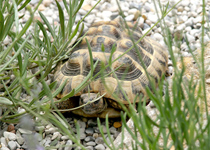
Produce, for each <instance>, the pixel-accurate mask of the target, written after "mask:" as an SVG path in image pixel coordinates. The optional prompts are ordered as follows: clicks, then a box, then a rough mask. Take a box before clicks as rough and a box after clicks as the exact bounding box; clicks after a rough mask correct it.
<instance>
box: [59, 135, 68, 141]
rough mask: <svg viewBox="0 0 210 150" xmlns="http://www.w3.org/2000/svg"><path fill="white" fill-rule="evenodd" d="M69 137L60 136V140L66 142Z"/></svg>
mask: <svg viewBox="0 0 210 150" xmlns="http://www.w3.org/2000/svg"><path fill="white" fill-rule="evenodd" d="M68 139H69V137H68V136H67V135H64V136H61V140H68Z"/></svg>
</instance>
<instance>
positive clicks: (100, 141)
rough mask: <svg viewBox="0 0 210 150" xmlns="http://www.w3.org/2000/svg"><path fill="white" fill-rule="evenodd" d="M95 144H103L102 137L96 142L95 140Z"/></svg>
mask: <svg viewBox="0 0 210 150" xmlns="http://www.w3.org/2000/svg"><path fill="white" fill-rule="evenodd" d="M95 142H96V144H104V139H103V138H102V137H98V138H97V139H96V140H95Z"/></svg>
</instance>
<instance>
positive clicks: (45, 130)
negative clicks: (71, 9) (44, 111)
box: [0, 0, 210, 150]
mask: <svg viewBox="0 0 210 150" xmlns="http://www.w3.org/2000/svg"><path fill="white" fill-rule="evenodd" d="M177 1H178V0H170V1H169V8H170V7H172V5H174V4H175V3H176V2H177ZM38 2H39V0H31V1H30V5H31V6H32V7H35V6H36V4H37V3H38ZM59 3H60V5H61V7H62V8H64V4H63V2H62V1H59ZM161 3H162V4H163V5H164V4H165V6H166V4H167V1H166V0H162V1H161ZM207 3H209V1H207ZM95 4H96V1H95V0H87V1H85V3H84V5H83V7H82V9H80V10H79V12H78V14H77V15H76V22H78V21H80V20H81V18H82V17H84V15H86V13H87V12H88V10H90V9H91V8H92V7H93V6H94V5H95ZM120 5H121V7H122V8H121V9H122V10H123V13H124V15H125V16H126V17H125V20H126V21H135V18H136V17H135V15H137V14H141V15H142V16H141V17H140V18H139V26H140V27H141V28H142V30H143V33H146V32H147V31H148V30H149V29H150V28H151V27H152V26H153V25H154V24H155V23H156V22H157V21H158V19H159V17H160V16H161V12H160V11H159V12H158V15H159V17H158V16H157V13H156V11H155V7H154V4H153V3H152V2H151V0H133V1H125V0H122V1H120ZM201 6H202V3H201V1H200V0H193V1H190V0H183V1H182V2H180V4H178V5H177V6H176V8H175V9H174V10H172V11H171V12H170V13H169V14H168V15H167V16H166V17H165V24H166V25H167V26H168V27H169V29H170V31H171V34H172V35H173V36H175V35H176V36H177V37H178V38H179V39H181V41H182V43H181V54H182V55H183V56H190V55H191V54H190V53H189V48H188V46H187V44H186V41H188V42H189V43H190V47H191V48H192V50H196V49H197V48H199V47H200V40H201V20H202V15H201V13H202V8H201ZM209 9H210V5H206V10H209ZM38 10H39V11H41V12H42V13H43V14H44V15H45V16H46V17H47V19H48V21H49V22H50V24H54V25H56V24H58V23H59V19H58V10H57V8H56V4H55V1H53V0H44V1H43V3H42V4H41V5H40V6H39V8H38ZM21 14H25V16H23V17H22V18H21V20H20V23H22V24H24V23H26V21H27V20H28V19H29V17H30V14H29V13H28V11H25V10H24V9H23V10H22V11H21V12H20V15H21ZM64 14H66V11H64ZM207 15H208V16H210V14H209V13H208V12H207ZM117 16H118V7H117V4H116V1H109V2H107V1H105V0H102V1H101V3H100V4H99V5H98V6H97V7H96V9H95V10H94V11H93V12H91V13H90V14H89V15H88V16H87V17H86V18H85V20H84V22H85V28H86V29H88V26H89V25H90V24H91V23H92V22H94V21H100V20H106V21H109V20H112V19H114V18H116V17H117ZM35 18H37V19H40V17H39V15H38V13H36V14H35ZM209 18H210V17H209ZM65 19H66V20H67V19H68V17H67V16H65ZM205 27H206V29H205V34H206V35H205V36H204V42H205V43H207V42H208V41H210V38H209V36H208V35H209V29H208V26H207V23H206V24H205ZM30 29H31V30H33V28H30ZM40 33H41V32H40ZM180 33H181V34H180ZM148 35H150V36H151V37H152V38H154V39H155V40H157V41H158V42H159V43H160V44H162V45H163V46H166V45H165V43H164V34H163V32H162V29H161V26H160V25H157V26H156V27H154V28H153V29H152V30H151V31H150V32H149V34H148ZM40 36H43V35H40ZM11 41H12V40H11V38H9V37H6V39H5V40H4V45H5V46H7V45H9V44H10V43H11ZM173 51H174V52H175V56H178V53H179V52H180V49H179V48H178V47H176V45H173ZM168 63H169V73H170V74H173V66H172V62H171V60H169V62H168ZM34 71H35V69H34ZM36 71H37V70H36ZM36 71H35V72H36ZM13 78H14V77H13ZM33 80H36V79H35V78H34V79H33ZM49 81H50V80H49ZM207 82H209V83H210V81H207ZM36 87H37V91H41V88H42V87H41V86H40V85H36ZM22 97H23V99H28V100H30V99H31V100H32V98H31V97H30V96H28V95H26V94H25V93H23V94H22ZM23 111H24V109H22V108H19V113H21V112H23ZM67 120H68V123H69V124H70V125H71V127H72V130H73V131H75V133H76V129H75V124H74V121H73V119H72V118H71V117H69V118H67ZM29 121H30V122H31V120H29ZM77 122H78V124H79V126H80V141H81V143H82V144H83V145H84V146H85V147H86V148H87V149H90V150H93V149H96V150H104V149H106V147H107V145H106V144H105V143H104V140H103V138H102V135H101V133H100V132H99V129H98V127H97V120H96V119H87V120H85V121H84V120H82V119H80V118H79V119H78V120H77ZM8 125H9V124H5V127H1V128H2V129H3V130H0V144H1V146H2V147H1V150H8V149H11V150H15V149H17V148H19V149H20V148H28V149H30V146H32V147H33V144H35V145H36V147H37V149H38V148H39V149H44V147H47V146H52V145H54V146H55V149H62V148H61V147H62V146H65V148H64V150H71V149H75V147H74V145H73V144H74V142H73V141H72V140H70V139H69V137H68V136H66V135H62V134H61V133H60V132H59V131H58V129H57V128H55V127H53V126H52V125H46V124H41V125H36V126H34V125H32V126H33V127H34V128H33V129H28V128H22V127H20V125H21V123H19V124H17V125H15V131H16V132H15V133H13V132H14V131H13V132H12V131H10V132H8V131H7V126H8ZM10 125H11V124H10ZM102 130H103V132H104V134H107V129H106V126H105V122H102ZM109 131H110V133H111V136H112V138H113V139H115V138H116V137H117V135H118V134H119V133H120V128H119V129H116V128H115V127H113V126H112V125H110V128H109ZM39 133H41V134H39ZM29 139H31V140H33V143H30V140H29ZM107 139H108V138H107ZM31 149H32V148H31Z"/></svg>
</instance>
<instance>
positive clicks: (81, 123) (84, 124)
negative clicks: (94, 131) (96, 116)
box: [77, 120, 86, 129]
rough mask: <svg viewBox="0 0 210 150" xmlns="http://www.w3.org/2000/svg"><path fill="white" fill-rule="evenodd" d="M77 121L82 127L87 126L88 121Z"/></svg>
mask: <svg viewBox="0 0 210 150" xmlns="http://www.w3.org/2000/svg"><path fill="white" fill-rule="evenodd" d="M77 123H78V124H79V126H80V128H84V129H85V128H86V123H85V122H83V121H81V120H78V121H77Z"/></svg>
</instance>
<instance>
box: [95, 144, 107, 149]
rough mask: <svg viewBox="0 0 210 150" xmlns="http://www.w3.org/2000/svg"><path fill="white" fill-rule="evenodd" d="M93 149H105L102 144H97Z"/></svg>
mask: <svg viewBox="0 0 210 150" xmlns="http://www.w3.org/2000/svg"><path fill="white" fill-rule="evenodd" d="M95 149H97V150H105V147H104V145H103V144H98V145H96V146H95Z"/></svg>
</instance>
